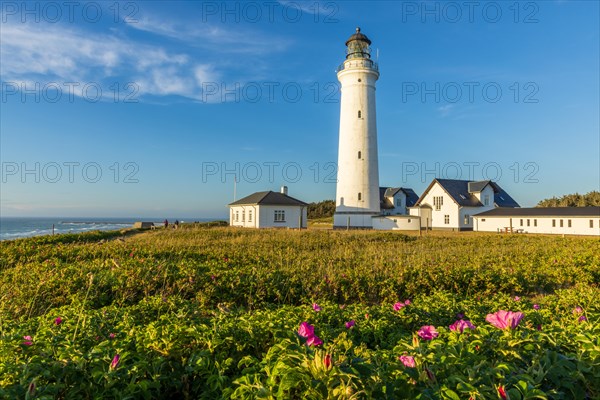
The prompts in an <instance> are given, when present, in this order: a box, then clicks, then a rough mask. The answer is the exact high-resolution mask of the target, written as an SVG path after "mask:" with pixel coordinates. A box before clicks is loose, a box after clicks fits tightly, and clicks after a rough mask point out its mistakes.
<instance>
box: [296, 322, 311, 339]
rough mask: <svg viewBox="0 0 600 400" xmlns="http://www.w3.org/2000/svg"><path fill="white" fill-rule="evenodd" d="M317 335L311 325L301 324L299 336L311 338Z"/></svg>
mask: <svg viewBox="0 0 600 400" xmlns="http://www.w3.org/2000/svg"><path fill="white" fill-rule="evenodd" d="M314 334H315V327H314V326H312V325H311V324H309V323H308V322H303V323H301V324H300V328H298V335H300V336H302V337H303V338H309V337H311V336H313V335H314Z"/></svg>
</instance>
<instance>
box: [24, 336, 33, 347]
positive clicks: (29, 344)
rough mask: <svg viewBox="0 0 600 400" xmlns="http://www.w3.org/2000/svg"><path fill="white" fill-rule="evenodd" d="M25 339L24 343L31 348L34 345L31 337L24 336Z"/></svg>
mask: <svg viewBox="0 0 600 400" xmlns="http://www.w3.org/2000/svg"><path fill="white" fill-rule="evenodd" d="M23 339H25V340H24V341H23V344H24V345H25V346H31V345H32V344H33V339H32V338H31V336H29V335H27V336H23Z"/></svg>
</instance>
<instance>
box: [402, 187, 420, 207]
mask: <svg viewBox="0 0 600 400" xmlns="http://www.w3.org/2000/svg"><path fill="white" fill-rule="evenodd" d="M402 191H403V192H404V194H406V207H412V206H414V205H415V204H416V203H417V201H418V200H419V195H418V194H416V193H415V191H414V190H412V189H409V188H403V189H402Z"/></svg>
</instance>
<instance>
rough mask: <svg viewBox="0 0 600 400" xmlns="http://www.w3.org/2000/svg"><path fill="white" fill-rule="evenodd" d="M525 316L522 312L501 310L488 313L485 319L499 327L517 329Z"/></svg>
mask: <svg viewBox="0 0 600 400" xmlns="http://www.w3.org/2000/svg"><path fill="white" fill-rule="evenodd" d="M523 317H524V315H523V313H522V312H512V311H504V310H500V311H497V312H495V313H494V314H488V315H487V316H486V317H485V320H486V321H487V322H489V323H490V324H492V325H494V326H495V327H496V328H498V329H507V328H509V329H515V328H516V327H517V325H519V322H521V320H522V319H523Z"/></svg>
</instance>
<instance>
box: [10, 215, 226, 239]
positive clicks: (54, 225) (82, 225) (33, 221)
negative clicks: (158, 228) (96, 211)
mask: <svg viewBox="0 0 600 400" xmlns="http://www.w3.org/2000/svg"><path fill="white" fill-rule="evenodd" d="M164 220H165V219H164V218H147V217H145V218H60V217H55V218H37V217H0V241H1V240H13V239H19V238H25V237H31V236H40V235H52V234H53V232H54V234H61V233H80V232H89V231H111V230H118V229H124V228H131V227H133V223H134V222H136V221H144V222H154V223H155V224H157V225H161V224H162V223H163V221H164ZM213 220H215V218H183V219H180V220H179V221H180V222H182V223H186V222H196V221H198V222H206V221H213ZM169 222H175V219H169Z"/></svg>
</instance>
